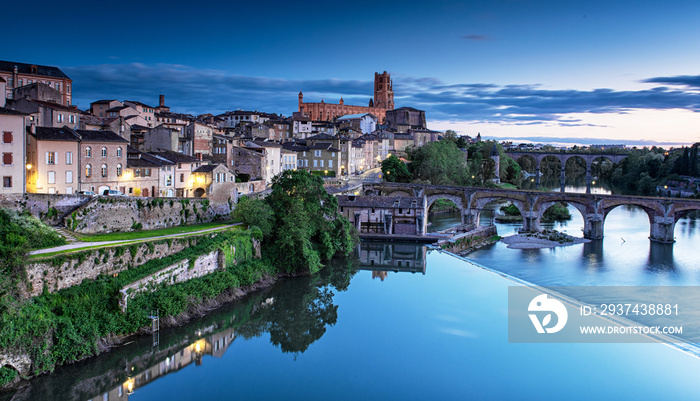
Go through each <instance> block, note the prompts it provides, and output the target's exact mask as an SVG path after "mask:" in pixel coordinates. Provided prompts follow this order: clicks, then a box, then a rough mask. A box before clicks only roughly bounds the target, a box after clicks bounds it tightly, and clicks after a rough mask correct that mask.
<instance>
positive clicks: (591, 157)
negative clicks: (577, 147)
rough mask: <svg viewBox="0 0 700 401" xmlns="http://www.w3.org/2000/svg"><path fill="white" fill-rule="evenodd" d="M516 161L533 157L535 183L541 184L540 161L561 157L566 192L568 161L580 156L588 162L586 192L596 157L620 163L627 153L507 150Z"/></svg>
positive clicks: (560, 180)
mask: <svg viewBox="0 0 700 401" xmlns="http://www.w3.org/2000/svg"><path fill="white" fill-rule="evenodd" d="M506 154H507V155H508V156H510V157H511V158H512V159H513V160H515V161H516V162H517V161H518V159H520V158H522V157H531V158H533V159H534V160H535V184H536V185H537V186H538V187H539V186H540V163H541V162H542V160H544V159H545V158H547V157H554V158H556V159H559V162H560V163H561V164H560V166H561V167H560V169H561V172H560V179H559V182H560V183H561V192H564V184H565V182H566V172H565V169H566V162H567V161H569V159H571V158H579V159H582V160H583V161H584V163H585V164H586V193H587V194H589V193H591V182H592V181H593V177H592V176H591V165H592V164H593V161H595V160H596V159H599V158H602V159H608V160H610V161H611V162H613V163H619V162H621V161H622V160H623V159H624V158H626V157H627V155H620V154H592V153H563V152H506Z"/></svg>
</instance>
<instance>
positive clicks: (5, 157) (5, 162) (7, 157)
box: [2, 152, 12, 166]
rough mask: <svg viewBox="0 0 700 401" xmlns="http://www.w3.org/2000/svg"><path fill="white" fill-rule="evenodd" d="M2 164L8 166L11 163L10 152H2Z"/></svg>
mask: <svg viewBox="0 0 700 401" xmlns="http://www.w3.org/2000/svg"><path fill="white" fill-rule="evenodd" d="M2 164H3V165H5V166H9V165H11V164H12V152H7V153H3V154H2Z"/></svg>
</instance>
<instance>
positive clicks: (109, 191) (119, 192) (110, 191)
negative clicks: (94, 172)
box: [102, 189, 126, 196]
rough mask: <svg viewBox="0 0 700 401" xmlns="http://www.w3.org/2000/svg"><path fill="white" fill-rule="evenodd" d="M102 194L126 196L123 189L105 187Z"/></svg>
mask: <svg viewBox="0 0 700 401" xmlns="http://www.w3.org/2000/svg"><path fill="white" fill-rule="evenodd" d="M102 195H104V196H126V195H124V194H123V193H121V191H117V190H116V189H105V190H104V191H102Z"/></svg>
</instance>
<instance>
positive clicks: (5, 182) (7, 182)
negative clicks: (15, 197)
mask: <svg viewBox="0 0 700 401" xmlns="http://www.w3.org/2000/svg"><path fill="white" fill-rule="evenodd" d="M2 187H3V188H12V177H8V176H5V177H2Z"/></svg>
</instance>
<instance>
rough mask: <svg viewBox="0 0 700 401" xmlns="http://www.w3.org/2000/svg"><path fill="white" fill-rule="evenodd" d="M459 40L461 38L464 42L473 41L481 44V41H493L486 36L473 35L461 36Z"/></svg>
mask: <svg viewBox="0 0 700 401" xmlns="http://www.w3.org/2000/svg"><path fill="white" fill-rule="evenodd" d="M461 38H462V39H465V40H473V41H477V42H483V41H486V40H493V39H492V38H491V37H490V36H488V35H475V34H472V35H463V36H461Z"/></svg>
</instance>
